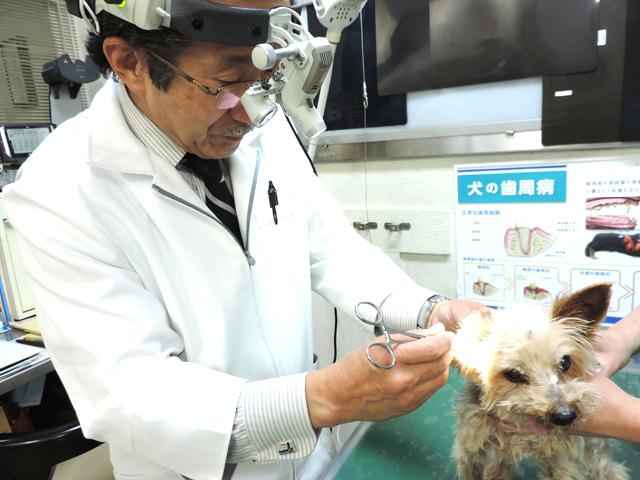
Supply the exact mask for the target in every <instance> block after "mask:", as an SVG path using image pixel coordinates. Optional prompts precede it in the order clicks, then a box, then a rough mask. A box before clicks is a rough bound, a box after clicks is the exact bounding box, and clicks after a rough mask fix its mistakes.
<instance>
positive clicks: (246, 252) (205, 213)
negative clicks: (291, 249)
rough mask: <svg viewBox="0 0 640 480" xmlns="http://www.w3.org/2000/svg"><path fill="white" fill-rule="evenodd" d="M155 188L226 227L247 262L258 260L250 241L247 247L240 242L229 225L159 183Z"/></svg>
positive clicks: (253, 263)
mask: <svg viewBox="0 0 640 480" xmlns="http://www.w3.org/2000/svg"><path fill="white" fill-rule="evenodd" d="M153 189H154V190H156V191H157V192H158V193H159V194H160V195H162V196H163V197H166V198H168V199H170V200H173V201H175V202H178V203H179V204H180V205H183V206H185V207H187V208H190V209H192V210H195V211H196V212H198V213H200V214H202V215H204V216H206V217H208V218H210V219H212V220H214V221H215V222H216V223H217V224H218V225H220V226H221V227H222V228H224V229H225V230H226V231H227V233H228V234H229V235H231V237H232V238H233V241H234V242H236V243H237V244H238V246H239V247H240V248H241V249H242V253H244V256H245V257H246V258H247V262H248V263H249V266H250V267H253V266H254V265H255V264H256V260H255V258H253V256H251V252H249V246H248V242H247V248H245V247H244V245H242V243H240V242H239V241H238V239H237V238H236V236H235V235H234V234H233V233H232V232H231V230H229V229H228V228H227V226H226V225H225V224H224V223H222V222H221V221H220V220H219V219H218V218H217V217H216V216H214V215H212V214H210V213H208V212H206V211H204V210H203V209H202V208H200V207H198V206H196V205H194V204H192V203H189V202H187V201H186V200H183V199H182V198H180V197H178V196H177V195H174V194H173V193H171V192H169V191H167V190H165V189H164V188H162V187H159V186H158V185H155V184H154V185H153Z"/></svg>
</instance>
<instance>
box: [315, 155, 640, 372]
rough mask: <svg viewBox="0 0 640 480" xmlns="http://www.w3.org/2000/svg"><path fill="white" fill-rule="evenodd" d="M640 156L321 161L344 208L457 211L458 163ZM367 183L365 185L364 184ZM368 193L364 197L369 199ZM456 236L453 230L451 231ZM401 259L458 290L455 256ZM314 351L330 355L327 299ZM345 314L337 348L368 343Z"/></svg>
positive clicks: (440, 285)
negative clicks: (418, 208) (421, 208)
mask: <svg viewBox="0 0 640 480" xmlns="http://www.w3.org/2000/svg"><path fill="white" fill-rule="evenodd" d="M614 157H615V158H626V157H635V158H640V149H619V150H584V151H573V152H567V151H564V152H562V151H561V152H558V151H556V152H548V151H547V152H540V153H520V154H499V155H467V156H457V157H456V156H451V157H433V158H413V159H402V160H378V161H374V162H371V161H369V162H364V161H355V162H337V163H321V164H318V165H317V167H318V173H319V175H320V178H321V180H322V181H323V182H324V184H325V185H326V186H327V187H328V188H329V190H330V191H332V192H333V194H334V195H335V196H336V198H337V199H338V201H339V203H340V204H341V205H342V206H343V207H344V208H345V210H361V209H364V208H366V206H367V205H368V208H369V209H387V208H398V209H402V208H416V207H424V208H428V209H437V210H445V211H450V212H451V213H454V212H455V207H456V198H457V193H456V177H455V172H454V168H453V167H454V165H458V164H469V163H488V162H526V161H554V160H561V161H563V162H571V161H572V160H584V159H587V158H592V159H602V160H604V159H611V158H614ZM365 186H366V188H365ZM365 198H366V201H365ZM453 236H454V238H455V232H453ZM396 260H398V263H399V264H400V265H401V266H402V267H403V268H404V270H405V271H406V272H407V273H408V274H409V275H410V276H411V277H412V278H413V279H414V280H415V281H416V282H418V283H419V284H420V285H423V286H425V287H429V288H431V289H433V290H436V291H438V292H440V293H442V294H444V295H448V296H455V294H456V256H455V242H454V253H453V254H452V255H450V256H427V255H410V254H401V255H399V259H398V258H396ZM314 318H315V324H316V330H315V331H316V351H317V352H319V354H320V358H321V361H322V363H323V364H325V362H326V360H327V359H328V358H329V357H330V356H331V355H332V352H333V347H332V344H331V343H329V342H332V332H333V312H332V311H331V310H330V309H329V308H328V307H327V305H326V303H324V302H323V301H316V303H315V304H314ZM340 318H341V322H340V329H339V344H340V346H339V353H340V354H343V353H345V352H346V351H348V350H350V349H353V348H356V347H357V346H359V345H363V344H364V343H366V341H367V339H368V337H367V335H366V334H363V333H362V332H363V330H362V329H361V328H360V327H358V326H354V325H353V323H355V322H353V321H351V320H347V319H346V318H344V319H343V318H342V316H341V317H340Z"/></svg>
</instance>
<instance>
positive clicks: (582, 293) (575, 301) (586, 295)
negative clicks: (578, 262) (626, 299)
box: [551, 283, 611, 337]
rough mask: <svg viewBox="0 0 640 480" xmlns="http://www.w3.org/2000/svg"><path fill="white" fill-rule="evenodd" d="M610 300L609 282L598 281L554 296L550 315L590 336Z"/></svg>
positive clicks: (602, 316)
mask: <svg viewBox="0 0 640 480" xmlns="http://www.w3.org/2000/svg"><path fill="white" fill-rule="evenodd" d="M610 301H611V284H610V283H598V284H595V285H591V286H589V287H586V288H583V289H582V290H578V291H577V292H575V293H572V294H570V295H565V296H562V297H558V298H556V300H555V302H554V303H553V306H552V307H551V316H552V318H553V319H554V320H559V321H563V322H565V323H568V324H570V325H571V324H575V327H576V328H578V329H579V330H580V331H582V332H583V333H584V334H585V336H588V337H591V336H592V335H593V334H594V332H595V331H596V329H597V327H598V325H599V324H600V322H602V320H603V319H604V318H605V316H606V315H607V311H608V310H609V302H610Z"/></svg>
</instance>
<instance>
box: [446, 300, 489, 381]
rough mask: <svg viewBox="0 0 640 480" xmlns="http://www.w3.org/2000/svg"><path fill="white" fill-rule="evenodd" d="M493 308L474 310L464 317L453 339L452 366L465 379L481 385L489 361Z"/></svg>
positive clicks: (487, 369)
mask: <svg viewBox="0 0 640 480" xmlns="http://www.w3.org/2000/svg"><path fill="white" fill-rule="evenodd" d="M493 325H494V310H483V311H479V312H474V313H472V314H470V315H469V316H467V317H465V318H464V319H463V320H462V322H461V326H460V330H458V332H457V333H456V336H455V338H454V340H453V347H452V349H453V362H452V364H453V366H454V367H456V368H457V369H458V370H460V373H461V374H462V376H463V377H465V378H466V379H467V380H470V381H472V382H473V383H476V384H478V385H482V384H483V383H484V382H483V379H485V378H486V375H487V374H488V371H489V366H490V363H491V348H490V346H489V338H490V336H491V333H492V331H493Z"/></svg>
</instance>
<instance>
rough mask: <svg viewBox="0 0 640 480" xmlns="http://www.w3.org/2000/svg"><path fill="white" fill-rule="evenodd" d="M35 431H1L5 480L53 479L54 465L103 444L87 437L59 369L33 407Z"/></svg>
mask: <svg viewBox="0 0 640 480" xmlns="http://www.w3.org/2000/svg"><path fill="white" fill-rule="evenodd" d="M29 413H30V417H31V421H32V423H33V428H34V431H33V432H30V433H4V434H0V479H1V480H49V479H50V477H51V474H52V470H53V467H54V466H55V465H57V464H58V463H61V462H64V461H66V460H69V459H71V458H74V457H76V456H78V455H81V454H83V453H85V452H87V451H89V450H92V449H93V448H95V447H97V446H98V445H100V443H99V442H96V441H94V440H87V439H86V438H85V437H84V436H83V435H82V431H81V430H80V424H79V422H78V417H77V415H76V412H75V411H74V409H73V406H72V405H71V402H70V401H69V397H68V396H67V392H66V390H65V389H64V386H63V385H62V382H61V381H60V378H59V377H58V375H57V374H56V373H55V372H51V373H49V374H48V375H47V377H46V379H45V386H44V391H43V394H42V402H41V404H40V405H39V406H37V407H31V408H30V409H29Z"/></svg>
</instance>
